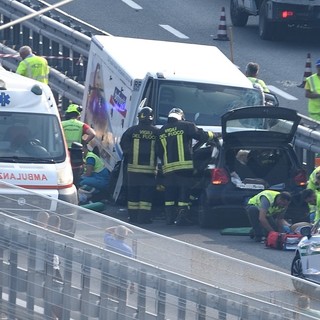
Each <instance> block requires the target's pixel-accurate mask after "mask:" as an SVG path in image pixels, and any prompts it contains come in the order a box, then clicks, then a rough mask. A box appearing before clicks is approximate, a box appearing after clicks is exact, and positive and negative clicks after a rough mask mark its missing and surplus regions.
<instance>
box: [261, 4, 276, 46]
mask: <svg viewBox="0 0 320 320" xmlns="http://www.w3.org/2000/svg"><path fill="white" fill-rule="evenodd" d="M274 31H275V28H274V26H273V24H272V23H271V22H270V21H269V20H268V19H267V0H264V1H263V3H262V5H261V8H260V13H259V36H260V38H261V39H262V40H272V38H273V37H274V36H276V35H275V34H274Z"/></svg>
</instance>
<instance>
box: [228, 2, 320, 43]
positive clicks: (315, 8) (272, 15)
mask: <svg viewBox="0 0 320 320" xmlns="http://www.w3.org/2000/svg"><path fill="white" fill-rule="evenodd" d="M251 15H252V16H257V15H258V16H259V35H260V38H261V39H263V40H272V39H275V38H277V37H279V36H281V34H283V33H282V32H281V31H283V30H285V29H286V28H288V27H290V28H299V29H319V28H320V0H299V1H297V0H230V16H231V21H232V24H233V25H234V26H237V27H244V26H245V25H246V24H247V22H248V18H249V16H251Z"/></svg>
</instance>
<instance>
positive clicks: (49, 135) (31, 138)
mask: <svg viewBox="0 0 320 320" xmlns="http://www.w3.org/2000/svg"><path fill="white" fill-rule="evenodd" d="M0 180H1V182H3V183H4V184H2V185H1V188H0V198H2V199H1V206H0V207H1V210H4V211H5V212H9V213H12V212H14V213H16V214H17V216H25V217H27V218H28V219H29V220H32V221H35V220H36V216H37V213H38V212H39V211H41V210H47V211H49V212H50V213H53V212H57V213H58V214H60V215H61V216H64V217H65V218H66V219H64V220H63V221H62V226H61V227H62V229H63V231H64V232H65V233H70V232H71V233H72V232H73V231H74V222H73V218H75V215H76V210H75V209H73V208H68V209H67V208H66V206H63V204H60V205H59V201H58V202H57V201H49V200H46V199H41V198H40V197H35V196H34V193H30V192H28V191H27V190H26V189H28V190H31V191H34V192H36V193H37V194H41V195H45V196H49V197H50V198H53V199H59V200H63V201H65V202H68V203H72V204H77V203H78V196H77V190H76V188H75V186H74V184H73V175H72V167H71V163H70V159H69V153H68V149H67V145H66V142H65V138H64V135H63V130H62V127H61V121H60V115H59V111H58V108H57V105H56V102H55V99H54V96H53V94H52V91H51V89H50V88H49V86H47V85H45V84H42V83H40V82H38V81H35V80H32V79H29V78H26V77H22V76H20V75H17V74H15V73H12V72H9V71H6V70H5V69H3V68H0ZM6 184H8V185H7V187H6ZM10 184H12V185H16V186H19V187H22V188H18V189H17V188H10V187H9V185H10ZM59 206H60V208H59Z"/></svg>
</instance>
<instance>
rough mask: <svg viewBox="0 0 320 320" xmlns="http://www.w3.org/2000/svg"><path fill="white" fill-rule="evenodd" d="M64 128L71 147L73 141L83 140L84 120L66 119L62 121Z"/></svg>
mask: <svg viewBox="0 0 320 320" xmlns="http://www.w3.org/2000/svg"><path fill="white" fill-rule="evenodd" d="M62 128H63V131H64V135H65V137H66V140H67V144H68V147H69V148H70V147H71V144H72V142H79V143H81V142H82V136H83V122H81V121H79V120H77V119H70V120H64V121H62Z"/></svg>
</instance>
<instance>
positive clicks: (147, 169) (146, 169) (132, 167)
mask: <svg viewBox="0 0 320 320" xmlns="http://www.w3.org/2000/svg"><path fill="white" fill-rule="evenodd" d="M139 149H140V139H133V154H132V156H133V158H132V163H128V172H135V173H153V174H155V172H156V166H155V151H154V150H155V140H152V141H151V152H150V158H149V164H148V165H141V164H139V154H140V153H139Z"/></svg>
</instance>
